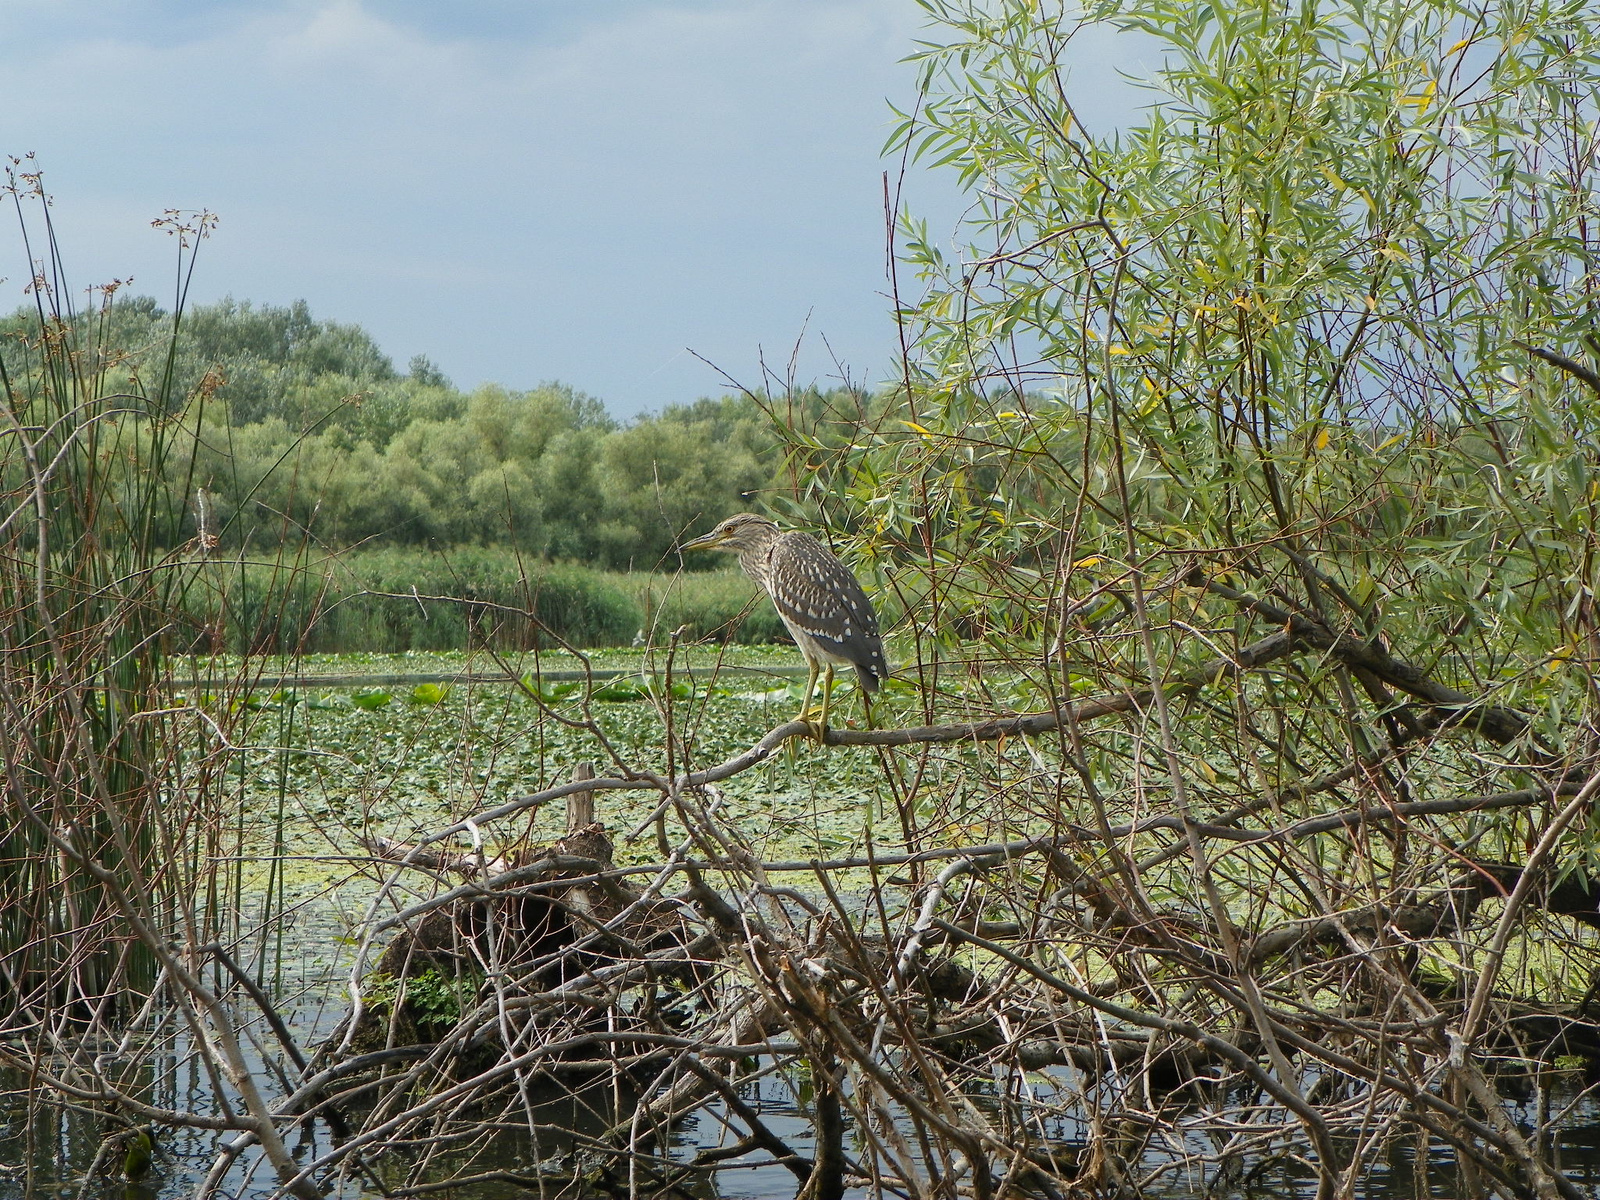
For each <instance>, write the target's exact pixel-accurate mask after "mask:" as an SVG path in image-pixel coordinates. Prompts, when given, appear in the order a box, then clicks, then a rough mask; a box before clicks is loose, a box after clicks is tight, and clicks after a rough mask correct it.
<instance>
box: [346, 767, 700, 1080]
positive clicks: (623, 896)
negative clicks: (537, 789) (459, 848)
mask: <svg viewBox="0 0 1600 1200" xmlns="http://www.w3.org/2000/svg"><path fill="white" fill-rule="evenodd" d="M573 777H574V779H575V780H583V779H592V778H593V777H594V773H593V771H592V770H590V769H588V765H587V764H580V765H579V767H578V769H577V770H576V771H575V772H574V776H573ZM593 814H594V805H593V793H590V792H577V793H574V794H573V795H572V796H571V797H570V798H569V804H568V809H567V816H568V821H569V827H568V833H567V835H566V836H565V837H563V838H561V839H560V840H558V841H556V842H554V843H553V844H551V845H548V846H541V847H537V848H534V849H523V850H520V851H516V852H513V853H510V854H507V855H502V856H499V857H496V858H493V859H487V858H485V857H484V855H482V854H469V855H447V854H441V853H439V852H438V851H435V850H429V849H427V848H424V847H419V846H413V845H405V844H402V843H397V842H392V841H390V840H388V839H385V838H377V839H373V840H372V841H370V842H369V847H370V848H371V849H372V850H373V851H374V852H375V853H377V854H378V855H380V856H381V857H384V858H389V859H394V860H396V861H400V862H405V863H409V864H411V865H414V866H416V867H419V868H422V869H425V870H431V871H436V872H440V871H453V872H456V873H458V874H461V875H464V876H466V877H467V879H468V882H467V883H466V884H463V885H462V886H461V887H458V888H456V889H454V890H453V891H450V892H447V893H445V894H444V895H443V896H439V897H436V898H434V899H432V900H429V901H425V902H423V903H421V904H418V905H414V906H413V907H412V908H411V909H409V910H407V911H406V912H403V913H400V914H399V915H398V916H396V917H395V918H393V919H391V920H390V921H387V922H385V923H384V925H385V926H388V927H391V928H398V929H399V933H398V934H397V935H396V936H395V938H394V940H393V941H392V942H391V943H390V944H389V946H388V948H387V949H386V950H385V951H384V952H383V955H382V956H381V957H380V958H379V960H378V962H377V964H376V966H375V967H374V969H373V970H372V971H371V972H370V973H368V975H367V976H366V980H365V987H364V989H363V991H364V992H365V996H364V1003H363V1005H362V1006H361V1008H360V1009H359V1011H356V1010H353V1012H352V1014H351V1016H354V1017H355V1018H356V1020H357V1027H356V1029H355V1031H354V1033H353V1034H349V1035H348V1036H347V1030H348V1027H349V1020H350V1019H351V1018H350V1016H347V1017H346V1020H345V1021H344V1022H342V1023H341V1025H340V1028H339V1030H338V1031H337V1032H336V1034H335V1036H334V1038H333V1039H332V1040H331V1041H330V1043H329V1046H330V1047H332V1046H335V1045H338V1046H344V1047H346V1048H347V1049H348V1050H349V1051H350V1052H354V1053H358V1054H359V1053H362V1052H365V1051H370V1050H376V1049H382V1048H393V1047H396V1046H405V1045H426V1044H430V1043H435V1042H439V1041H441V1040H442V1039H444V1038H445V1037H446V1036H450V1035H458V1034H459V1035H466V1036H467V1037H468V1038H469V1040H470V1041H471V1042H472V1043H473V1044H474V1045H477V1046H479V1047H487V1046H499V1045H500V1044H501V1043H502V1042H503V1039H504V1036H505V1030H506V1029H507V1028H510V1027H511V1026H512V1025H515V1026H518V1027H521V1026H523V1025H525V1024H526V1023H528V1022H530V1021H531V1022H535V1023H538V1022H541V1021H546V1020H557V1019H558V1020H559V1021H560V1022H563V1023H566V1024H568V1025H571V1024H572V1023H573V1021H574V1006H575V1005H576V1006H577V1009H578V1011H579V1013H580V1019H579V1020H577V1025H578V1027H582V1026H583V1025H584V1024H585V1023H587V1022H588V1021H590V1020H591V1019H592V1018H591V1017H590V1016H589V1015H587V1012H588V1010H585V1009H584V1006H583V1005H582V1004H581V1003H580V1000H579V997H578V995H577V994H576V993H575V992H574V991H573V990H572V989H573V987H574V985H575V984H577V983H578V982H579V981H587V982H590V983H592V982H595V975H596V973H599V974H601V975H604V976H606V977H607V979H608V980H609V979H611V978H612V977H615V983H614V986H615V987H616V988H617V989H618V990H619V991H633V992H635V993H637V996H636V1003H637V1006H638V1008H639V1010H640V1011H641V1012H645V1011H649V1012H652V1013H656V1014H659V1013H660V1012H661V1011H662V1010H663V1008H670V1007H671V1005H672V1004H673V1003H674V997H675V996H679V995H681V994H682V993H683V992H684V991H685V990H688V989H690V988H692V987H694V986H695V985H697V984H699V983H701V982H703V981H702V980H701V977H700V976H701V972H700V970H699V968H698V967H697V966H696V965H695V963H694V962H693V961H692V959H693V952H692V948H693V951H694V952H697V951H698V949H699V947H698V946H696V942H697V934H698V931H697V930H696V929H695V928H693V927H692V926H691V924H690V922H689V918H688V915H687V912H686V910H685V909H684V907H683V906H682V905H680V904H678V903H676V902H674V901H668V900H662V899H648V900H647V899H645V898H644V896H643V895H642V894H641V893H640V892H639V891H638V890H637V889H635V888H633V887H631V886H630V885H628V884H627V883H625V882H623V881H622V880H620V879H618V878H616V876H615V871H616V868H615V865H614V863H613V859H612V844H611V839H610V837H608V836H607V834H606V830H605V826H604V825H601V824H600V823H598V822H596V821H594V819H593ZM382 928H383V927H382V926H380V930H381V929H382ZM658 993H659V994H658ZM512 1012H514V1013H515V1017H514V1019H513V1020H511V1021H510V1024H508V1023H507V1014H508V1013H512ZM600 1019H602V1020H603V1016H602V1017H601V1018H600Z"/></svg>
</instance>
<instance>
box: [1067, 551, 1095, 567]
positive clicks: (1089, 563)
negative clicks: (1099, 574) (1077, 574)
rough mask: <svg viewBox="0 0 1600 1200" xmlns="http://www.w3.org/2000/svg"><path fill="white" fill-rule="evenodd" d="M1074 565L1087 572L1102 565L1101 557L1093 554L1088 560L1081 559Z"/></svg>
mask: <svg viewBox="0 0 1600 1200" xmlns="http://www.w3.org/2000/svg"><path fill="white" fill-rule="evenodd" d="M1072 565H1073V566H1074V567H1083V568H1084V569H1085V570H1087V569H1088V568H1090V567H1098V566H1099V565H1100V556H1099V555H1098V554H1091V555H1090V556H1089V557H1088V558H1080V559H1079V560H1078V561H1077V562H1075V563H1073V564H1072Z"/></svg>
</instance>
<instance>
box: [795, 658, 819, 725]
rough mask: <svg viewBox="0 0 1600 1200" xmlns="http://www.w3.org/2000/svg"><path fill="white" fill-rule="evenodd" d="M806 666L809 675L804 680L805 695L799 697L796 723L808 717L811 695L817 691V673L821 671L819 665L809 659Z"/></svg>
mask: <svg viewBox="0 0 1600 1200" xmlns="http://www.w3.org/2000/svg"><path fill="white" fill-rule="evenodd" d="M806 666H808V667H810V668H811V674H810V675H809V676H808V677H807V679H806V690H805V695H803V696H801V697H800V715H799V716H797V717H795V720H796V721H804V720H806V718H807V717H808V716H809V715H810V712H811V693H812V692H814V691H816V690H817V672H819V671H820V670H821V669H822V664H821V663H819V662H814V661H813V660H811V659H809V658H808V659H806Z"/></svg>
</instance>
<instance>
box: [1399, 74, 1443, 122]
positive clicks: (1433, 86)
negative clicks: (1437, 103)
mask: <svg viewBox="0 0 1600 1200" xmlns="http://www.w3.org/2000/svg"><path fill="white" fill-rule="evenodd" d="M1438 90H1439V81H1438V80H1437V79H1430V80H1428V86H1427V87H1425V88H1423V89H1422V90H1421V91H1420V92H1418V93H1417V94H1416V95H1414V96H1402V97H1401V98H1400V103H1401V104H1414V105H1416V109H1417V116H1419V117H1420V116H1421V115H1422V114H1423V113H1425V112H1427V111H1428V105H1430V104H1432V103H1433V94H1434V92H1436V91H1438Z"/></svg>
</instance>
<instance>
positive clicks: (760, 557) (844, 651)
mask: <svg viewBox="0 0 1600 1200" xmlns="http://www.w3.org/2000/svg"><path fill="white" fill-rule="evenodd" d="M682 548H683V549H684V550H727V551H731V552H732V553H734V554H737V555H738V556H739V566H740V567H742V568H743V569H744V573H745V574H746V575H748V576H750V578H751V579H753V580H755V581H756V583H758V584H760V585H761V588H762V590H763V591H765V592H766V593H767V595H769V596H771V597H772V603H773V607H775V608H776V609H777V610H778V616H779V617H781V618H782V619H783V623H784V625H785V626H786V627H787V628H788V630H789V633H790V634H791V635H792V636H793V637H794V641H795V645H797V646H799V647H800V653H801V654H803V655H805V659H806V666H808V667H810V668H811V675H810V678H808V679H807V680H806V690H805V696H804V697H803V698H802V699H801V701H800V716H799V718H798V719H799V720H801V721H805V722H806V723H807V724H808V725H809V724H811V721H810V712H811V694H812V692H814V691H815V690H816V687H817V675H818V674H819V673H822V672H825V675H824V678H823V684H822V714H821V719H820V720H819V721H817V722H816V724H815V725H814V726H813V728H814V730H815V732H816V736H817V740H819V741H820V740H821V739H822V734H823V732H824V731H826V729H827V728H828V697H829V695H830V694H831V693H832V691H833V668H834V667H836V666H841V665H842V666H850V667H854V668H855V669H856V675H857V677H858V678H859V679H860V680H861V690H862V692H864V693H865V694H866V695H868V696H870V695H871V694H872V693H873V692H875V691H877V690H878V684H879V683H881V682H882V681H883V680H885V679H887V678H888V677H889V664H888V661H887V660H886V659H885V658H884V656H883V639H882V638H881V637H879V636H878V618H877V617H876V616H875V615H874V614H873V611H872V602H871V601H870V600H868V599H867V594H866V592H864V591H862V590H861V585H860V584H859V583H857V582H856V577H855V576H854V575H852V574H850V569H849V568H848V567H846V566H845V565H844V564H843V563H842V562H840V561H839V560H838V559H837V558H835V557H834V555H833V552H832V551H831V550H829V549H828V548H827V547H826V546H824V545H823V544H822V543H821V542H819V541H817V539H816V538H814V537H812V536H811V535H810V534H809V533H784V532H782V531H781V530H779V528H778V527H777V526H776V525H775V524H773V523H772V522H771V521H769V520H767V518H766V517H760V516H757V515H756V514H755V513H739V514H738V515H737V516H732V517H729V518H728V519H727V520H726V521H724V522H722V524H720V525H718V526H717V527H716V528H715V529H713V530H712V531H711V532H710V533H708V534H706V535H705V536H704V537H697V538H695V539H694V540H693V541H691V542H685V543H684V544H683V547H682Z"/></svg>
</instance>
